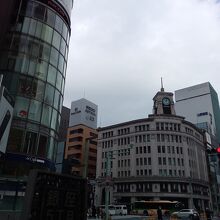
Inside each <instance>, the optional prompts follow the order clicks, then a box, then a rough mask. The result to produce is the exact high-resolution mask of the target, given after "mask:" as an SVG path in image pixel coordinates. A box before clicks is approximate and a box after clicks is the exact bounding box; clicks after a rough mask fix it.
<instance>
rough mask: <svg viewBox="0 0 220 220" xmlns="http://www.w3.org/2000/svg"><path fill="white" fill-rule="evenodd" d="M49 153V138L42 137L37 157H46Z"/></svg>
mask: <svg viewBox="0 0 220 220" xmlns="http://www.w3.org/2000/svg"><path fill="white" fill-rule="evenodd" d="M46 152H47V137H46V136H43V135H40V138H39V144H38V150H37V155H38V156H39V157H45V156H46Z"/></svg>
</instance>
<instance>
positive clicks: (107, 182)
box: [105, 144, 133, 220]
mask: <svg viewBox="0 0 220 220" xmlns="http://www.w3.org/2000/svg"><path fill="white" fill-rule="evenodd" d="M132 147H133V144H131V145H129V147H128V148H127V149H128V150H129V149H131V148H132ZM118 152H119V150H112V151H108V152H107V154H106V175H105V220H108V218H109V210H108V204H109V192H110V190H109V189H110V179H111V159H114V158H113V155H117V153H118ZM114 153H115V154H114Z"/></svg>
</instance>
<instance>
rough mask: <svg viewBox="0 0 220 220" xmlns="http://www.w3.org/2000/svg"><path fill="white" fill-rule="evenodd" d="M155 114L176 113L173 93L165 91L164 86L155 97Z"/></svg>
mask: <svg viewBox="0 0 220 220" xmlns="http://www.w3.org/2000/svg"><path fill="white" fill-rule="evenodd" d="M153 101H154V106H153V114H155V115H163V114H166V115H176V112H175V109H174V101H173V93H171V92H165V91H164V88H163V87H162V88H161V90H160V91H159V92H157V94H156V95H155V96H154V98H153Z"/></svg>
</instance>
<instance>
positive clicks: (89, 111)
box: [69, 98, 98, 129]
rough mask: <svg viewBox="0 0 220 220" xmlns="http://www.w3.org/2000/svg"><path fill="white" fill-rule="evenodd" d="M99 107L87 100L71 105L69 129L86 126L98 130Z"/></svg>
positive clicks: (80, 100)
mask: <svg viewBox="0 0 220 220" xmlns="http://www.w3.org/2000/svg"><path fill="white" fill-rule="evenodd" d="M97 113H98V106H97V105H96V104H94V103H92V102H90V101H88V100H86V99H84V98H83V99H79V100H77V101H74V102H72V103H71V110H70V120H69V127H72V126H75V125H79V124H82V125H86V126H87V127H90V128H93V129H96V128H97Z"/></svg>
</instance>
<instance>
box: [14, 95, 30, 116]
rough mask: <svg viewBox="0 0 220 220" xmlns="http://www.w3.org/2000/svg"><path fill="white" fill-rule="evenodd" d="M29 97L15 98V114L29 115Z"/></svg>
mask: <svg viewBox="0 0 220 220" xmlns="http://www.w3.org/2000/svg"><path fill="white" fill-rule="evenodd" d="M28 106H29V99H26V98H22V97H17V98H16V100H15V107H14V115H16V116H17V117H21V118H27V116H28Z"/></svg>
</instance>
